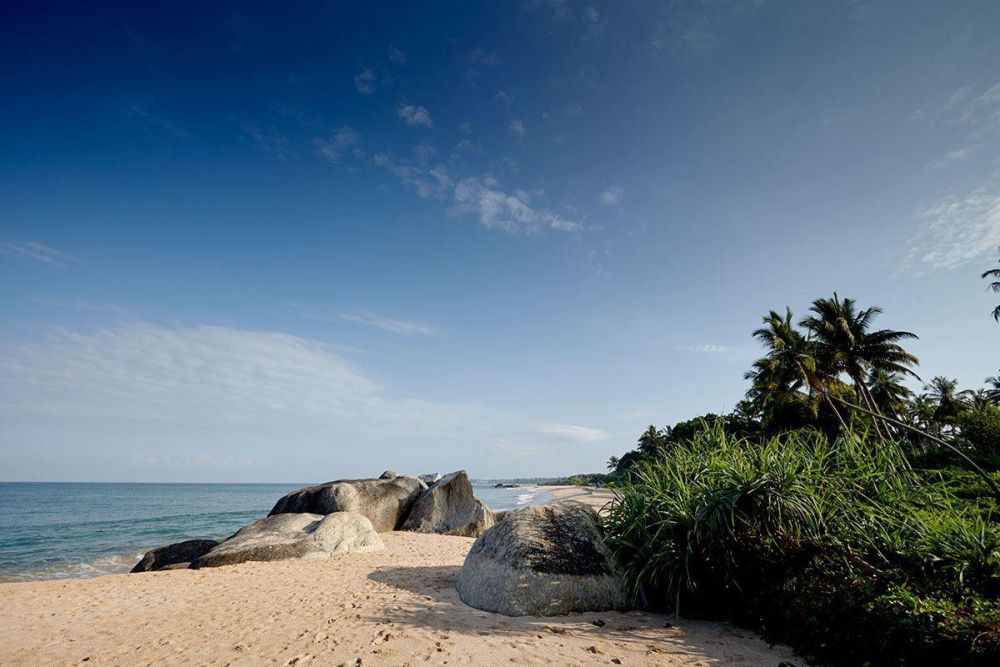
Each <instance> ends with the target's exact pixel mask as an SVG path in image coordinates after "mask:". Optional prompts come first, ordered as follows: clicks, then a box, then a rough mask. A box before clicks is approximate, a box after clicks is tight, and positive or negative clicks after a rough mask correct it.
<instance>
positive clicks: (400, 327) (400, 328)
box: [303, 312, 438, 336]
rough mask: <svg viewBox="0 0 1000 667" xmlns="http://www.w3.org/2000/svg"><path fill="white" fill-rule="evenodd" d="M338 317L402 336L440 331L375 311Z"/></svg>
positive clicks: (422, 334) (429, 334) (343, 314)
mask: <svg viewBox="0 0 1000 667" xmlns="http://www.w3.org/2000/svg"><path fill="white" fill-rule="evenodd" d="M303 315H304V316H305V317H310V315H308V314H303ZM337 317H338V318H340V319H342V320H346V321H348V322H357V323H359V324H367V325H369V326H373V327H376V328H378V329H382V330H383V331H389V332H392V333H394V334H399V335H401V336H433V335H435V334H437V332H438V331H437V329H435V328H434V327H432V326H429V325H427V324H421V323H420V322H407V321H405V320H393V319H390V318H388V317H382V316H381V315H376V314H375V313H368V312H361V313H341V314H340V315H338V316H337Z"/></svg>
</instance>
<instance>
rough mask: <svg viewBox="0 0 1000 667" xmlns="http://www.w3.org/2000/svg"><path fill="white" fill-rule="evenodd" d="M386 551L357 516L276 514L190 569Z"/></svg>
mask: <svg viewBox="0 0 1000 667" xmlns="http://www.w3.org/2000/svg"><path fill="white" fill-rule="evenodd" d="M382 549H385V544H383V542H382V538H381V537H379V536H378V533H376V532H375V529H374V528H373V527H372V523H371V521H369V520H368V518H367V517H365V516H364V515H362V514H358V513H357V512H334V513H332V514H327V515H325V516H324V515H321V514H277V515H274V516H269V517H265V518H263V519H261V520H260V521H257V522H256V523H252V524H250V525H249V526H246V527H245V528H241V529H240V530H239V531H238V532H237V533H236V534H235V535H233V536H232V537H230V538H229V539H227V540H225V541H224V542H223V543H222V544H220V545H219V546H217V547H215V548H214V549H212V550H211V551H209V552H208V553H207V554H205V555H204V556H201V557H200V558H198V559H197V560H195V561H194V562H193V563H191V567H193V568H201V567H218V566H220V565H233V564H235V563H244V562H246V561H251V560H254V561H261V560H285V559H289V558H296V559H313V558H328V557H329V556H332V555H334V554H341V553H363V552H368V551H380V550H382Z"/></svg>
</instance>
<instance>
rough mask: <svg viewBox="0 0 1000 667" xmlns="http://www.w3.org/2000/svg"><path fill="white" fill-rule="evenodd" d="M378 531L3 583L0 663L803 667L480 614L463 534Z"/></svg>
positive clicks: (699, 639) (558, 621)
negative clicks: (317, 553) (310, 547)
mask: <svg viewBox="0 0 1000 667" xmlns="http://www.w3.org/2000/svg"><path fill="white" fill-rule="evenodd" d="M383 538H384V540H385V543H386V546H387V549H386V551H383V552H377V553H370V554H347V555H342V556H336V557H334V558H331V559H325V560H314V561H282V562H271V563H244V564H241V565H236V566H230V567H222V568H215V569H207V570H175V571H167V572H154V573H147V574H133V575H109V576H105V577H98V578H94V579H75V580H61V581H44V582H31V583H12V584H2V585H0V663H2V664H4V665H81V664H86V665H151V664H157V665H163V664H169V665H260V664H273V665H293V664H294V665H307V664H314V665H341V664H343V665H423V664H429V665H444V664H451V665H498V664H522V665H529V664H530V665H538V664H557V665H593V664H604V665H610V664H624V665H639V664H647V665H651V664H656V665H705V666H707V665H737V664H738V665H767V666H768V667H775V666H776V665H778V663H780V662H782V661H784V660H788V661H792V662H794V663H797V664H801V660H797V659H796V658H795V656H794V654H793V653H792V652H791V651H790V650H789V649H786V648H784V647H780V646H778V647H773V648H769V647H768V645H767V643H765V642H764V641H763V640H761V639H759V638H757V637H756V636H755V635H753V634H752V633H749V632H746V631H743V630H739V629H735V628H731V627H727V626H725V625H723V624H715V623H702V622H691V621H685V620H680V619H675V618H668V617H666V616H659V615H654V614H645V613H639V612H630V613H609V612H594V613H587V614H579V615H572V616H560V617H553V618H536V617H523V618H510V617H506V616H501V615H497V614H490V613H486V612H482V611H478V610H476V609H472V608H471V607H467V606H466V605H464V604H462V602H461V601H460V600H459V599H458V594H457V593H456V592H455V588H454V584H455V579H456V577H457V576H458V572H459V569H460V567H461V565H462V562H463V561H464V559H465V555H466V553H467V552H468V550H469V547H470V546H471V545H472V542H473V540H472V539H469V538H462V537H447V536H442V535H422V534H416V533H403V532H397V533H390V534H387V535H383ZM598 618H599V619H602V620H603V621H604V622H605V625H604V627H597V626H595V625H594V624H593V621H594V620H595V619H598ZM667 623H670V624H672V625H670V626H666V625H665V624H667Z"/></svg>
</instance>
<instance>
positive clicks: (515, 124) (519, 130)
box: [507, 118, 528, 137]
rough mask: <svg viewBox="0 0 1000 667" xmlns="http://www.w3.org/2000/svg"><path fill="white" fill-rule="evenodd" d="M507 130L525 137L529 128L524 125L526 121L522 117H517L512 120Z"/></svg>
mask: <svg viewBox="0 0 1000 667" xmlns="http://www.w3.org/2000/svg"><path fill="white" fill-rule="evenodd" d="M507 131H508V132H510V133H511V134H513V135H514V136H515V137H523V136H524V135H525V134H527V132H528V129H527V128H526V127H525V126H524V121H523V120H521V119H520V118H515V119H513V120H511V121H510V125H508V126H507Z"/></svg>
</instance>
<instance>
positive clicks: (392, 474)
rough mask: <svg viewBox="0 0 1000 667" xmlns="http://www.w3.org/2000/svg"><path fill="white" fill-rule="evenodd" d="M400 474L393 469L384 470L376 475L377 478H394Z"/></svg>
mask: <svg viewBox="0 0 1000 667" xmlns="http://www.w3.org/2000/svg"><path fill="white" fill-rule="evenodd" d="M400 476H401V475H400V474H399V473H398V472H396V471H395V470H386V471H385V472H384V473H382V474H381V475H379V476H378V478H379V479H396V478H397V477H400Z"/></svg>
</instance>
